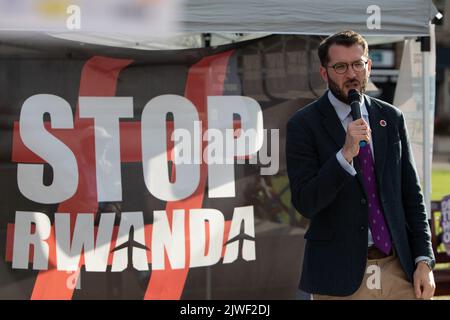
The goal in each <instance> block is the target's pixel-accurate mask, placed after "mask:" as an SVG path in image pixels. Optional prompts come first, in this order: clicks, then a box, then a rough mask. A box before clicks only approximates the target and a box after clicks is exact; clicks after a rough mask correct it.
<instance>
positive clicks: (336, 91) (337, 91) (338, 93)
mask: <svg viewBox="0 0 450 320" xmlns="http://www.w3.org/2000/svg"><path fill="white" fill-rule="evenodd" d="M354 82H357V83H358V84H360V86H361V90H360V93H364V92H366V87H367V82H368V77H364V79H363V81H362V83H361V82H360V81H359V80H358V79H356V78H353V79H351V80H348V81H345V82H344V86H345V85H346V84H351V83H354ZM328 89H330V91H331V93H332V94H333V95H334V96H335V97H336V98H337V99H338V100H340V101H342V102H343V103H345V104H350V101H349V99H348V96H347V95H346V94H345V92H344V91H343V90H342V89H341V88H339V85H338V84H337V83H336V82H334V81H333V80H332V79H331V78H330V76H329V75H328Z"/></svg>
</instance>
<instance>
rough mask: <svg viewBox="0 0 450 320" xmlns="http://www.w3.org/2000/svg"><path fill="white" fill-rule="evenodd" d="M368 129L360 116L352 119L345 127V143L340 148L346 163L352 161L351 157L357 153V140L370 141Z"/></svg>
mask: <svg viewBox="0 0 450 320" xmlns="http://www.w3.org/2000/svg"><path fill="white" fill-rule="evenodd" d="M371 132H372V130H370V128H369V125H368V124H367V122H366V121H365V120H364V119H363V118H360V119H358V120H355V121H352V122H350V123H349V125H348V127H347V135H346V136H345V144H344V147H343V148H342V155H343V156H344V158H345V160H347V161H348V163H351V162H352V161H353V157H356V156H357V155H358V153H359V142H360V141H361V140H365V141H367V143H369V142H370V133H371Z"/></svg>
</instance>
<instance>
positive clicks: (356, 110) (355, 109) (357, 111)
mask: <svg viewBox="0 0 450 320" xmlns="http://www.w3.org/2000/svg"><path fill="white" fill-rule="evenodd" d="M350 107H351V108H352V114H353V121H355V120H357V119H360V118H361V108H360V107H359V102H358V101H353V102H352V103H351V104H350ZM366 145H367V141H366V140H361V141H360V142H359V147H360V148H363V147H365V146H366Z"/></svg>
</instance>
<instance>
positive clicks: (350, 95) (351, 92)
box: [348, 89, 361, 103]
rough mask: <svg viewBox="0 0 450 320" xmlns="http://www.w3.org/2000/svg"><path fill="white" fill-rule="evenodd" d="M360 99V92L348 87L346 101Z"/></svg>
mask: <svg viewBox="0 0 450 320" xmlns="http://www.w3.org/2000/svg"><path fill="white" fill-rule="evenodd" d="M360 100H361V94H360V93H359V92H358V90H356V89H350V90H349V91H348V101H349V102H350V103H352V102H355V101H360Z"/></svg>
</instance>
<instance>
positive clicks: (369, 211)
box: [286, 31, 435, 299]
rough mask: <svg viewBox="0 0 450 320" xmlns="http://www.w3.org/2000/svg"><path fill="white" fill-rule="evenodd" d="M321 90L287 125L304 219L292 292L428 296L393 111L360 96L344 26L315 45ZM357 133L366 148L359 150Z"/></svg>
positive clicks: (353, 46)
mask: <svg viewBox="0 0 450 320" xmlns="http://www.w3.org/2000/svg"><path fill="white" fill-rule="evenodd" d="M318 54H319V58H320V61H321V67H320V74H321V76H322V78H323V79H324V81H326V82H327V84H328V90H327V91H326V92H325V94H324V95H323V96H322V97H321V98H319V99H318V100H316V101H314V102H313V103H311V104H310V105H308V106H306V107H304V108H302V109H300V110H299V111H297V112H296V113H295V114H294V115H293V117H292V118H291V119H290V120H289V122H288V124H287V138H286V161H287V170H288V175H289V181H290V187H291V194H292V203H293V205H294V207H295V208H296V209H297V210H298V212H300V214H302V215H303V216H305V217H307V218H309V219H310V226H309V229H308V231H307V232H306V234H305V239H306V247H305V255H304V261H303V272H302V277H301V281H300V289H302V290H304V291H306V292H309V293H312V294H314V295H313V298H314V299H340V298H344V299H372V298H374V299H414V298H421V299H430V298H431V297H432V296H433V294H434V289H435V283H434V278H433V272H432V269H433V266H434V262H435V259H434V254H433V250H432V247H431V233H430V229H429V226H428V222H427V216H426V212H425V205H424V201H423V195H422V193H421V189H420V184H419V178H418V175H417V171H416V168H415V164H414V160H413V155H412V152H411V148H410V143H409V138H408V133H407V129H406V125H405V120H404V117H403V114H402V112H401V111H400V110H399V109H397V108H395V107H394V106H392V105H390V104H388V103H386V102H383V101H381V100H378V99H374V98H371V97H369V96H367V95H364V94H362V95H361V99H360V101H359V105H360V108H361V114H362V117H361V118H360V119H357V120H355V121H353V118H352V114H351V108H350V106H349V99H348V92H349V90H350V89H356V90H358V91H359V92H361V93H364V91H365V87H366V84H367V81H368V77H369V74H370V71H371V64H372V62H371V60H370V59H369V56H368V46H367V42H366V40H365V39H364V38H363V37H362V36H361V35H359V34H357V33H355V32H353V31H344V32H340V33H337V34H335V35H332V36H330V37H328V38H327V39H325V40H324V41H322V43H321V44H320V46H319V49H318ZM362 140H365V141H366V142H367V145H366V146H364V147H360V145H359V142H360V141H362Z"/></svg>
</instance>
